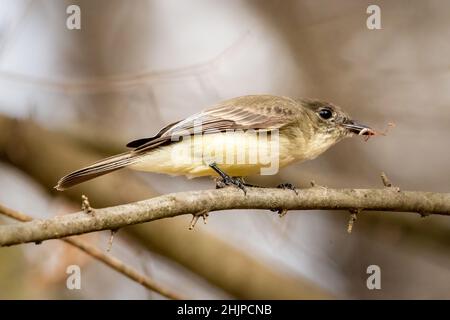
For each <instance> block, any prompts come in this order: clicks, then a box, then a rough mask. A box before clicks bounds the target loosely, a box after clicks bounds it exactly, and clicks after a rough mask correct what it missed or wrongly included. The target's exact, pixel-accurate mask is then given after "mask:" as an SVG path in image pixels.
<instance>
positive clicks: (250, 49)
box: [0, 0, 450, 299]
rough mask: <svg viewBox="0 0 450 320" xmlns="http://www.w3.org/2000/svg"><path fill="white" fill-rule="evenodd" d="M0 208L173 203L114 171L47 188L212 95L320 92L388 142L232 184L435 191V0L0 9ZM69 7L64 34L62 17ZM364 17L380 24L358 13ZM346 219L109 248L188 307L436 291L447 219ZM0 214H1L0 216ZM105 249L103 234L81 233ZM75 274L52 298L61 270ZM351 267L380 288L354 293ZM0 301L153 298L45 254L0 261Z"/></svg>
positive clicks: (221, 222) (20, 0) (443, 28)
mask: <svg viewBox="0 0 450 320" xmlns="http://www.w3.org/2000/svg"><path fill="white" fill-rule="evenodd" d="M0 3H1V5H0V203H2V204H4V205H6V206H9V207H11V208H14V209H16V210H20V211H22V212H24V213H26V214H29V215H31V216H33V217H35V218H44V217H51V216H54V215H58V214H65V213H70V212H74V211H78V210H79V207H80V197H81V194H86V195H88V196H89V199H90V202H91V204H92V206H93V207H103V206H110V205H115V204H120V203H126V202H130V201H135V200H139V199H145V198H148V197H151V196H156V195H158V194H164V193H169V192H177V191H183V190H195V189H208V188H212V187H213V186H214V183H213V182H212V181H211V180H210V179H207V178H205V179H195V180H187V179H185V178H183V177H179V178H172V177H169V176H165V175H157V174H145V173H144V174H142V173H137V172H130V171H127V170H125V171H123V172H117V173H113V174H111V175H108V176H105V177H102V178H99V179H97V180H94V181H92V182H89V183H85V184H82V185H81V186H79V187H76V188H74V189H70V190H69V191H67V192H64V193H58V192H56V191H55V190H54V189H53V188H52V187H53V186H54V185H55V183H56V181H57V180H58V178H60V177H61V176H62V175H64V174H66V173H68V172H69V171H72V170H74V169H77V168H79V167H81V166H83V165H86V164H89V163H90V162H92V161H95V160H98V159H100V158H102V157H104V156H107V155H112V154H114V153H117V152H122V151H123V150H125V144H126V142H128V141H130V140H133V139H135V138H141V137H147V136H151V135H153V134H155V133H156V132H157V131H158V130H159V128H161V127H162V126H164V125H166V124H168V123H170V122H173V121H176V120H179V119H181V118H183V117H185V116H187V115H190V114H192V113H194V112H198V111H200V110H202V109H204V108H206V107H208V106H210V105H212V104H215V103H217V102H220V101H222V100H225V99H228V98H232V97H236V96H240V95H248V94H262V93H266V94H274V95H285V96H291V97H309V98H319V99H322V100H328V101H331V102H333V103H335V104H337V105H340V106H342V107H343V108H344V109H345V110H346V111H348V112H349V113H350V114H351V115H352V116H353V117H354V118H356V119H358V120H361V122H364V123H367V124H369V125H371V126H372V127H374V128H377V129H380V130H383V129H385V128H386V125H387V123H389V122H394V123H395V124H396V127H395V128H394V129H392V130H391V131H390V132H389V133H388V135H387V136H380V137H375V138H372V139H370V140H369V141H367V142H364V140H363V139H360V138H358V137H357V138H353V139H347V140H345V141H343V142H341V143H339V144H338V145H336V146H335V147H333V148H332V149H330V150H329V151H327V152H326V153H325V154H323V155H322V156H320V157H319V158H318V159H316V160H314V161H311V162H307V163H303V164H298V165H292V166H290V167H288V168H285V169H283V170H282V171H281V172H280V173H279V175H277V176H274V177H267V176H265V177H258V178H254V179H251V181H250V182H254V183H259V184H263V185H271V186H274V185H277V184H279V183H281V182H291V183H294V184H295V185H297V186H302V187H307V186H309V183H310V181H311V180H314V181H315V182H316V183H318V184H320V185H325V186H329V187H355V188H358V187H361V188H378V187H381V186H382V184H381V180H380V172H381V171H385V172H386V173H387V175H388V176H389V178H390V179H391V180H392V182H393V183H394V184H395V185H397V186H399V187H401V188H402V189H404V190H423V191H435V192H450V186H449V178H450V168H449V163H450V148H449V141H450V109H449V105H450V90H449V87H450V42H449V41H448V39H449V37H450V20H449V19H448V12H449V10H450V3H449V2H447V1H441V0H431V1H426V2H425V1H419V0H415V1H407V0H401V1H400V0H398V1H361V0H341V1H333V0H314V1H313V0H286V1H275V0H273V1H272V0H263V1H257V0H233V1H219V0H189V1H179V0H178V1H177V0H165V1H156V0H151V1H146V0H133V1H119V0H113V1H112V0H90V1H88V0H85V1H75V0H73V1H58V0H29V1H27V0H0ZM71 4H76V5H78V6H79V7H80V8H81V30H69V29H67V27H66V20H67V18H68V17H69V14H67V13H66V8H67V6H69V5H71ZM371 4H376V5H378V6H379V7H380V8H381V26H382V29H381V30H369V29H368V28H367V26H366V20H367V18H368V17H369V15H368V14H367V13H366V9H367V7H368V6H369V5H371ZM348 218H349V213H348V212H327V211H301V212H300V211H292V212H289V213H288V214H287V215H286V216H285V217H284V218H282V219H280V218H279V217H278V216H277V215H276V214H274V213H273V212H270V211H257V210H254V211H252V210H249V211H227V212H220V213H214V214H211V216H210V218H209V221H208V224H207V225H203V224H202V223H199V224H198V225H197V226H196V228H195V230H193V231H189V230H188V225H189V222H190V219H191V217H189V216H181V217H178V218H174V219H166V220H165V221H156V222H152V223H147V224H143V225H139V226H135V227H129V228H125V229H122V230H120V231H119V232H118V233H117V234H116V236H115V240H114V244H113V246H112V250H111V252H110V254H112V255H114V256H116V257H118V258H120V259H122V260H123V261H125V262H126V263H128V264H129V265H132V266H133V267H135V268H137V269H138V270H139V271H140V272H142V273H143V274H146V275H148V276H150V277H152V278H154V279H155V280H156V281H158V282H159V283H161V284H162V285H164V286H166V287H168V288H171V289H172V290H173V291H175V292H178V293H180V294H183V295H184V296H186V297H189V298H193V299H217V298H226V299H228V298H244V299H261V298H269V299H270V298H274V299H281V298H289V299H297V298H330V297H334V298H340V299H346V298H364V299H381V298H384V299H391V298H401V299H419V298H425V299H428V298H437V299H449V298H450V256H449V252H450V232H449V231H450V219H449V218H448V217H439V216H430V217H427V218H421V217H420V216H419V215H414V214H408V213H405V214H402V213H395V214H394V213H362V214H360V215H359V217H358V220H357V221H356V223H355V225H354V228H353V232H352V233H351V234H348V233H347V221H348ZM11 222H12V220H10V219H7V218H5V217H1V216H0V223H2V224H3V223H5V224H6V223H11ZM81 238H82V239H84V240H85V241H88V242H90V243H91V244H94V245H96V246H98V247H99V248H101V249H103V250H105V251H106V248H107V246H108V239H109V233H108V232H100V233H95V234H89V235H84V236H82V237H81ZM72 264H76V265H79V266H80V267H81V271H82V288H81V290H68V289H67V288H66V278H67V274H66V268H67V266H69V265H72ZM369 265H378V266H380V268H381V290H368V288H367V286H366V280H367V278H368V276H369V275H368V274H367V273H366V270H367V267H368V266H369ZM0 298H3V299H16V298H27V299H29V298H31V299H37V298H39V299H41V298H43V299H56V298H62V299H75V298H83V299H89V298H104V299H129V298H130V299H131V298H132V299H160V298H162V297H161V296H159V295H158V294H156V293H153V292H150V291H148V290H146V289H145V288H143V287H141V286H140V285H139V284H137V283H135V282H132V281H130V280H129V279H127V278H125V277H124V276H123V275H121V274H119V273H116V272H115V271H113V270H111V269H109V268H108V267H106V266H104V265H102V264H101V263H99V262H97V261H96V260H94V259H92V258H90V257H89V256H87V255H85V254H84V253H82V252H80V251H78V250H77V249H75V248H72V247H69V246H68V245H66V244H65V243H63V242H61V241H56V240H53V241H47V242H45V243H43V244H42V245H34V244H28V245H21V246H16V247H10V248H1V249H0Z"/></svg>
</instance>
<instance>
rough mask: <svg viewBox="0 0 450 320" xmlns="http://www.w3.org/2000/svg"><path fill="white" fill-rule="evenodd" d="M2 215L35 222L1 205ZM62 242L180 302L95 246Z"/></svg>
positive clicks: (76, 241)
mask: <svg viewBox="0 0 450 320" xmlns="http://www.w3.org/2000/svg"><path fill="white" fill-rule="evenodd" d="M0 213H1V214H3V215H5V216H7V217H10V218H12V219H15V220H19V221H22V222H28V221H33V218H31V217H30V216H28V215H26V214H23V213H21V212H18V211H15V210H12V209H10V208H7V207H5V206H3V205H1V204H0ZM62 241H64V242H66V243H68V244H70V245H72V246H74V247H77V248H78V249H80V250H81V251H84V252H85V253H86V254H88V255H90V256H91V257H93V258H95V259H97V260H98V261H100V262H103V263H104V264H105V265H107V266H109V267H111V268H112V269H114V270H116V271H117V272H119V273H122V274H123V275H125V276H126V277H128V278H130V279H131V280H133V281H136V282H137V283H139V284H141V285H142V286H144V287H145V288H147V289H149V290H152V291H155V292H157V293H159V294H160V295H162V296H164V297H166V298H169V299H175V300H180V299H181V297H180V296H179V295H178V294H175V293H173V292H171V291H170V290H168V289H166V288H164V287H162V286H160V285H159V284H158V283H156V282H155V281H154V280H153V279H151V278H149V277H147V276H145V275H143V274H141V273H139V271H137V270H136V269H134V268H132V267H130V266H128V265H126V264H125V263H123V262H122V261H120V260H119V259H117V258H115V257H113V256H111V255H107V254H105V253H103V252H102V251H101V250H100V249H98V248H96V247H95V246H92V245H90V244H88V243H86V242H84V241H81V240H78V239H70V238H69V239H62Z"/></svg>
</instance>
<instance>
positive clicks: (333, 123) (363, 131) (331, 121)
mask: <svg viewBox="0 0 450 320" xmlns="http://www.w3.org/2000/svg"><path fill="white" fill-rule="evenodd" d="M301 103H302V106H303V107H305V109H306V110H307V114H308V117H309V118H310V119H311V123H312V125H313V127H314V129H315V130H316V131H317V133H319V134H321V135H324V136H329V137H330V138H333V139H336V140H337V141H338V140H340V139H342V138H345V137H351V136H353V135H355V134H357V135H364V136H367V137H369V136H371V135H374V134H375V131H374V130H373V129H371V128H370V127H368V126H366V125H363V124H360V123H358V122H356V121H354V120H352V119H351V118H350V116H349V115H348V114H347V113H345V112H344V111H343V110H342V109H341V108H340V107H338V106H335V105H333V104H331V103H328V102H324V101H318V100H302V101H301Z"/></svg>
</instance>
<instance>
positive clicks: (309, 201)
mask: <svg viewBox="0 0 450 320" xmlns="http://www.w3.org/2000/svg"><path fill="white" fill-rule="evenodd" d="M278 208H285V209H289V210H310V209H327V210H341V209H344V210H350V209H361V210H369V211H397V212H415V213H419V214H421V215H428V214H440V215H450V194H447V193H431V192H414V191H397V190H395V189H393V188H384V189H327V188H322V187H314V188H309V189H302V190H299V192H298V195H297V194H295V193H294V192H293V191H292V190H280V189H262V188H249V189H248V191H247V195H244V193H243V192H242V191H241V190H238V189H236V188H225V189H220V190H204V191H191V192H181V193H173V194H168V195H164V196H160V197H155V198H152V199H149V200H144V201H139V202H134V203H130V204H124V205H119V206H115V207H109V208H104V209H96V210H94V212H93V214H86V213H84V212H78V213H73V214H69V215H64V216H57V217H54V218H51V219H46V220H35V221H31V222H26V223H21V224H12V225H6V226H0V246H9V245H15V244H20V243H26V242H40V241H44V240H49V239H56V238H63V237H67V236H72V235H77V234H82V233H88V232H93V231H100V230H108V229H118V228H121V227H125V226H128V225H133V224H138V223H143V222H149V221H153V220H158V219H163V218H169V217H174V216H178V215H182V214H195V213H197V212H201V211H205V210H206V211H208V212H212V211H218V210H226V209H278Z"/></svg>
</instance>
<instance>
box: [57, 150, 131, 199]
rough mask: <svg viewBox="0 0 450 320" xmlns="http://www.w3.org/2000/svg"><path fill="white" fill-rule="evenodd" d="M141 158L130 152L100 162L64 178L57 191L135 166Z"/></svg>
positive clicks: (60, 181)
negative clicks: (131, 165)
mask: <svg viewBox="0 0 450 320" xmlns="http://www.w3.org/2000/svg"><path fill="white" fill-rule="evenodd" d="M139 158H140V157H139V156H138V155H136V154H135V153H133V152H132V151H130V152H125V153H122V154H118V155H115V156H112V157H109V158H106V159H103V160H100V161H98V162H95V163H94V164H92V165H90V166H88V167H85V168H82V169H79V170H77V171H74V172H72V173H69V174H68V175H66V176H64V177H62V178H61V179H60V180H59V181H58V184H57V185H56V186H55V189H56V190H59V191H62V190H65V189H67V188H70V187H73V186H75V185H77V184H79V183H82V182H85V181H88V180H91V179H94V178H96V177H99V176H102V175H104V174H107V173H109V172H112V171H115V170H119V169H121V168H123V167H126V166H128V165H130V164H133V163H135V162H136V161H137V160H138V159H139Z"/></svg>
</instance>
